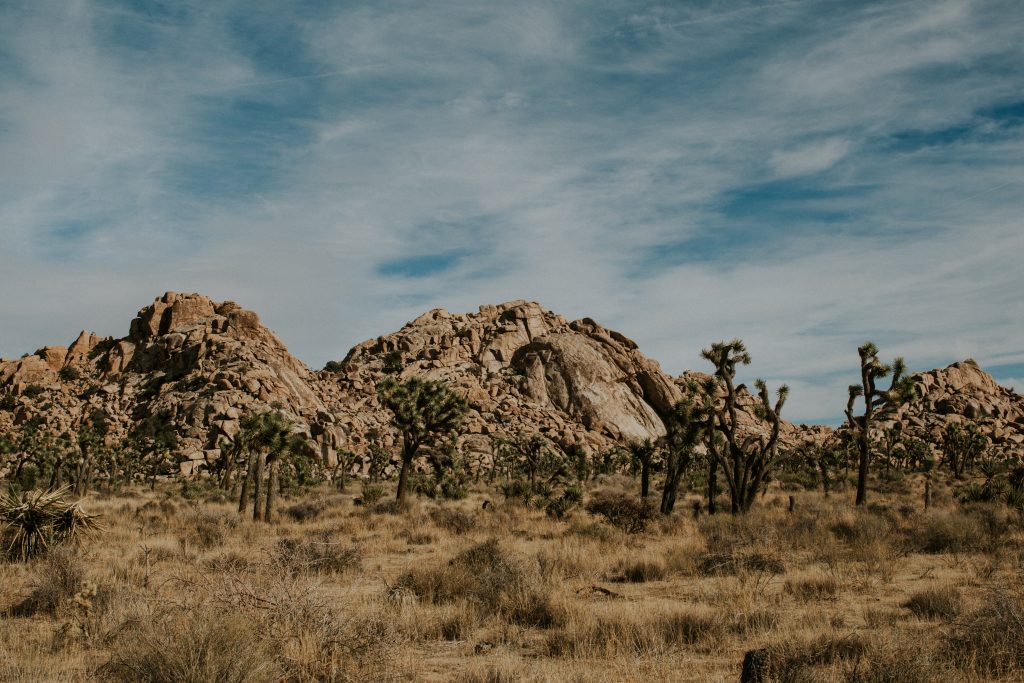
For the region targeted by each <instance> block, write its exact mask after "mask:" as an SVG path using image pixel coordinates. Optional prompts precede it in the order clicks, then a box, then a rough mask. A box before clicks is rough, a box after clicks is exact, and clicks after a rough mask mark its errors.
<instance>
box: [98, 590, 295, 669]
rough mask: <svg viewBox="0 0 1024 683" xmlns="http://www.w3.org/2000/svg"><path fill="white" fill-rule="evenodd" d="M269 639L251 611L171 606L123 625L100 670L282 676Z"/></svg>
mask: <svg viewBox="0 0 1024 683" xmlns="http://www.w3.org/2000/svg"><path fill="white" fill-rule="evenodd" d="M280 674H281V671H280V669H279V668H278V667H277V666H276V664H275V662H274V660H273V657H272V656H271V652H270V646H269V643H268V642H267V641H266V639H265V638H263V637H262V635H261V634H260V632H259V629H258V625H257V624H256V623H254V621H253V620H252V619H251V618H249V617H248V615H245V614H241V613H237V612H230V611H224V610H220V609H215V608H205V609H202V610H199V611H193V610H181V609H176V610H170V611H166V612H162V613H158V614H155V615H151V616H149V617H148V618H143V619H139V620H137V621H135V622H134V623H132V624H131V627H130V628H124V629H122V631H121V634H120V637H119V638H118V639H117V640H116V641H115V643H114V646H113V651H112V653H111V657H110V660H109V661H108V662H107V663H106V664H104V665H103V666H102V667H100V669H99V671H97V675H98V676H99V678H101V679H105V680H111V681H126V682H127V681H131V682H133V683H134V682H136V681H147V682H149V683H205V682H207V681H222V682H223V683H236V682H237V683H249V682H259V681H267V682H268V683H269V682H270V681H276V680H280Z"/></svg>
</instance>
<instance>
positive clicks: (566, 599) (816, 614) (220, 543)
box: [0, 477, 1024, 683]
mask: <svg viewBox="0 0 1024 683" xmlns="http://www.w3.org/2000/svg"><path fill="white" fill-rule="evenodd" d="M918 484H920V482H919V481H917V482H910V487H909V488H910V489H911V490H913V489H914V487H915V486H916V485H918ZM601 485H603V486H604V487H606V488H607V487H622V488H624V487H627V486H628V487H633V486H634V484H633V482H631V481H630V480H628V479H625V478H622V477H619V478H613V479H611V480H606V481H604V482H602V483H601ZM936 489H937V493H936V497H935V504H934V505H933V507H932V508H931V509H930V510H928V511H927V512H925V511H923V510H922V509H921V505H920V501H921V499H920V497H919V496H918V495H917V494H916V493H905V494H903V495H888V496H886V495H881V494H875V495H874V496H873V498H872V500H873V503H874V504H873V505H872V506H871V507H870V509H866V510H855V509H854V508H853V506H852V504H851V498H852V495H851V494H850V493H848V492H840V493H834V494H832V496H831V497H829V498H825V497H824V496H823V495H822V494H820V493H800V494H797V495H796V506H795V510H794V511H793V512H789V511H788V509H787V508H788V494H785V495H784V494H782V493H776V494H773V493H769V494H767V496H766V497H765V498H763V499H762V500H760V501H759V502H758V503H757V504H756V506H755V508H754V510H753V511H752V512H751V513H749V514H748V515H745V516H740V517H732V516H730V515H729V514H728V513H726V514H719V515H715V516H713V517H708V516H699V517H696V518H695V517H694V516H693V514H691V512H690V510H691V508H690V506H689V505H688V502H687V501H682V503H681V504H680V505H679V506H678V508H677V510H678V512H677V513H676V514H675V515H674V516H672V517H671V518H664V519H658V520H655V521H654V522H653V523H652V524H651V525H650V526H649V527H648V529H647V530H646V531H644V532H642V533H637V534H626V533H624V532H622V531H620V530H618V529H616V528H613V527H611V526H609V525H607V524H606V523H604V522H602V521H599V520H598V519H596V518H594V517H591V516H590V515H588V514H587V513H586V512H584V511H582V510H581V509H578V510H576V511H574V512H573V514H572V515H571V516H570V517H569V518H567V519H564V520H554V519H549V518H548V517H546V516H545V515H544V513H543V512H542V511H539V510H533V509H529V508H525V507H522V506H520V505H517V504H514V503H512V502H502V501H501V496H500V495H497V494H494V493H489V492H485V491H484V490H483V489H480V490H478V491H476V492H473V493H472V494H471V495H470V496H469V498H467V499H465V500H462V501H454V502H450V501H443V502H442V501H439V502H435V501H430V500H426V499H415V500H414V502H413V504H412V506H411V507H410V508H409V509H408V510H407V511H404V512H402V513H399V514H394V513H393V512H389V511H388V510H389V509H391V508H390V507H389V506H387V505H383V506H380V505H378V506H377V507H374V508H368V507H365V506H361V505H357V504H356V500H355V499H356V498H357V497H358V495H359V485H358V484H357V483H356V484H350V486H349V491H348V492H347V493H338V492H336V491H333V490H330V489H326V488H325V489H322V490H318V491H314V492H311V493H307V494H305V495H304V496H303V497H302V498H301V499H296V500H290V501H289V500H283V501H281V505H280V507H279V509H278V514H277V517H276V520H275V521H274V522H272V523H256V522H252V521H248V520H247V519H246V518H245V517H244V516H241V515H239V514H238V513H237V512H236V510H235V505H234V504H232V503H231V502H228V501H219V500H218V499H217V498H218V494H217V493H216V492H206V493H202V492H200V493H198V494H195V495H194V496H193V499H192V500H186V499H184V498H181V497H180V496H179V495H178V488H177V487H175V488H174V489H168V490H167V491H161V490H160V489H159V488H158V489H157V490H156V491H155V492H151V491H149V490H139V491H137V492H129V493H121V494H119V495H93V496H90V497H89V498H87V499H86V501H85V506H86V508H87V509H88V510H89V511H90V512H98V513H102V515H103V518H102V521H103V523H104V525H105V530H104V531H102V532H100V533H98V534H95V535H94V536H92V537H91V538H89V539H86V540H85V541H84V542H83V543H82V544H81V546H80V547H78V548H60V549H56V550H54V551H52V552H51V553H50V555H49V556H48V557H44V558H40V559H37V560H34V561H32V562H30V563H16V562H7V563H0V610H2V616H0V680H3V681H32V682H36V681H88V680H121V681H130V680H142V681H277V680H288V681H321V680H325V681H349V680H351V681H362V680H366V681H463V682H471V681H472V682H477V681H479V682H483V681H494V682H499V681H509V682H511V681H585V682H586V683H596V682H598V681H738V680H739V679H740V669H741V665H742V662H743V658H744V653H745V652H747V651H748V650H751V649H755V648H766V656H767V658H768V661H769V662H770V670H771V672H772V679H771V680H778V681H865V682H866V681H981V680H1024V670H1022V669H1021V668H1020V667H1022V666H1024V585H1022V579H1021V575H1020V570H1021V560H1022V556H1024V533H1022V526H1021V524H1020V520H1019V518H1018V516H1017V515H1016V513H1013V512H1011V511H1009V510H1008V509H1007V508H1006V507H1004V506H1001V505H994V504H986V505H976V506H968V507H964V506H961V505H960V504H958V503H957V502H956V501H955V500H954V499H953V497H952V495H951V493H950V491H949V490H948V489H945V488H943V487H942V486H941V485H939V486H937V487H936ZM484 499H489V500H491V501H492V502H493V504H492V505H490V506H488V507H487V508H486V509H482V503H483V500H484Z"/></svg>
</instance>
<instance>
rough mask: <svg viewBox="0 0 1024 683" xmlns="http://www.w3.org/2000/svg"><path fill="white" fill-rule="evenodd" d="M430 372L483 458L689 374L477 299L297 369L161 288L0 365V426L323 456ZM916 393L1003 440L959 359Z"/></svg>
mask: <svg viewBox="0 0 1024 683" xmlns="http://www.w3.org/2000/svg"><path fill="white" fill-rule="evenodd" d="M393 375H397V376H398V377H401V378H407V377H412V376H418V377H424V378H429V379H443V380H445V381H446V382H448V383H449V384H450V385H451V386H453V387H454V388H455V390H456V391H458V392H460V393H461V394H462V395H463V396H465V397H466V398H467V400H468V403H469V406H470V411H469V414H468V415H467V418H466V424H465V433H464V434H463V436H462V437H461V438H460V445H461V447H462V448H463V450H464V451H466V452H467V453H468V454H470V455H471V456H479V457H483V458H486V457H490V455H492V454H493V452H494V449H495V447H496V444H497V440H498V439H502V438H506V437H510V436H513V435H515V434H516V433H517V432H526V433H540V434H543V435H544V436H546V437H547V438H549V439H550V440H551V441H552V442H553V443H555V444H557V445H558V446H559V447H561V448H569V447H574V446H579V447H582V448H584V449H585V450H587V451H590V452H593V451H596V450H601V449H604V448H608V447H610V446H612V445H615V444H622V443H625V442H628V441H631V440H637V439H645V438H651V439H656V438H658V437H659V436H661V435H663V434H664V432H665V427H664V423H663V422H662V417H661V416H662V415H664V414H665V413H666V412H667V411H668V410H669V409H670V408H671V406H672V405H673V404H674V403H675V402H676V401H678V400H679V399H680V398H681V397H682V396H683V395H684V393H685V391H686V382H687V379H689V378H698V379H699V378H700V377H705V376H706V375H701V374H700V373H684V374H683V375H682V376H680V377H671V376H669V375H667V374H665V373H664V372H663V371H662V370H661V368H660V366H659V365H658V363H657V362H656V361H654V360H652V359H650V358H647V357H646V356H645V355H644V354H643V353H641V352H640V350H639V348H638V347H637V344H636V343H635V342H633V341H632V340H631V339H629V338H627V337H626V336H624V335H622V334H620V333H618V332H615V331H612V330H608V329H606V328H604V327H602V326H601V325H600V324H598V323H597V322H595V321H593V320H591V319H589V318H584V319H581V320H576V321H568V320H566V319H565V318H564V317H562V316H560V315H558V314H555V313H552V312H551V311H549V310H547V309H545V308H543V307H542V306H541V305H540V304H538V303H537V302H532V301H523V300H518V301H510V302H507V303H504V304H499V305H485V306H480V308H479V310H478V311H477V312H475V313H465V314H453V313H449V312H448V311H445V310H443V309H434V310H432V311H428V312H426V313H424V314H423V315H421V316H419V317H418V318H416V319H415V320H413V321H411V322H409V323H407V324H406V325H405V326H403V327H402V328H401V329H400V330H398V331H396V332H394V333H391V334H387V335H383V336H380V337H377V338H375V339H371V340H368V341H365V342H362V343H361V344H357V345H356V346H355V347H353V348H352V349H351V350H350V351H349V353H348V355H347V356H346V357H345V359H344V361H342V362H341V363H340V364H333V367H332V370H330V371H329V370H321V371H318V372H312V371H310V370H309V369H308V368H307V367H306V366H305V365H304V364H303V363H302V362H301V361H299V360H298V359H296V358H295V357H294V356H292V355H291V354H290V353H289V352H288V349H287V347H286V346H285V345H284V343H283V342H282V341H281V340H280V339H279V338H278V337H277V335H275V334H274V333H273V332H272V331H271V330H269V329H268V328H267V327H265V326H264V325H263V324H262V323H261V322H260V319H259V317H258V316H257V315H256V313H254V312H252V311H249V310H246V309H244V308H242V307H241V306H239V305H238V304H236V303H234V302H231V301H225V302H215V301H213V300H211V299H209V298H208V297H206V296H203V295H201V294H179V293H175V292H167V293H166V294H164V295H163V296H161V297H158V298H157V299H156V300H154V301H153V303H152V304H150V305H149V306H146V307H144V308H142V309H141V310H140V311H139V312H138V314H137V316H136V317H135V319H134V320H132V322H131V324H130V326H129V332H128V335H127V336H125V337H123V338H120V339H114V338H109V337H108V338H100V337H98V336H97V335H95V334H93V333H89V332H82V333H81V334H80V335H79V336H78V337H77V338H76V339H75V340H74V341H73V342H72V343H71V344H70V345H69V346H67V347H64V346H47V347H43V348H42V349H39V350H38V351H37V352H36V353H35V354H32V355H28V356H25V357H23V358H20V359H15V360H0V399H2V400H3V407H2V408H0V434H4V433H9V432H11V431H12V430H13V429H15V428H17V426H18V425H20V424H23V423H25V422H27V421H29V420H39V422H40V424H41V426H42V427H43V428H45V429H48V430H52V431H54V432H57V433H60V432H64V431H73V430H75V429H77V428H78V427H79V426H80V425H81V423H82V421H83V420H84V419H85V418H86V417H87V416H89V415H92V414H94V413H95V411H97V410H98V411H101V412H102V413H103V414H104V415H105V417H106V422H107V423H108V425H109V427H110V431H109V437H108V439H109V440H110V441H111V442H112V443H113V442H116V441H117V440H119V439H124V438H125V437H126V436H127V435H128V434H129V433H131V432H132V431H133V430H134V429H135V428H136V427H137V426H138V425H140V424H141V423H143V422H145V421H146V420H148V419H150V418H152V417H153V416H155V415H158V414H160V415H167V416H169V417H170V419H171V421H172V423H173V425H174V426H175V428H176V429H177V431H178V433H179V436H180V444H179V449H180V451H181V456H182V462H181V466H180V470H181V472H182V473H183V474H185V475H191V474H194V473H196V472H199V471H202V470H203V469H204V468H206V467H208V466H209V465H210V464H211V463H213V462H215V461H216V460H217V459H218V458H219V457H220V455H221V452H220V447H221V445H222V443H224V442H230V441H231V440H232V439H234V437H235V436H236V435H237V433H238V431H239V420H240V418H241V417H242V416H243V415H245V414H246V413H248V412H250V411H254V410H265V409H269V408H274V409H277V410H280V411H281V412H283V413H284V414H285V415H286V416H288V417H289V418H290V419H292V420H293V421H294V422H295V424H296V428H297V430H298V431H299V433H301V434H303V435H304V436H305V437H306V440H307V444H308V448H309V451H310V454H311V455H313V456H315V457H318V458H321V459H322V460H323V462H324V463H325V464H326V465H327V466H333V465H334V464H335V463H336V454H337V451H338V449H340V448H346V449H351V450H354V451H356V452H357V453H365V452H366V449H367V446H368V442H369V440H370V439H371V438H372V439H376V440H378V441H379V442H380V443H382V444H383V445H384V446H386V447H390V448H392V449H393V450H395V449H396V444H395V440H394V435H393V434H392V433H391V430H390V428H389V426H388V425H389V419H390V415H389V413H388V412H387V411H386V410H385V409H384V408H383V407H382V406H381V405H380V403H379V401H378V400H377V395H376V385H377V383H378V382H380V381H381V380H382V379H384V378H385V377H388V376H393ZM915 382H916V383H917V384H918V386H920V387H921V391H922V395H923V399H922V400H921V401H920V402H919V403H918V404H915V405H914V406H909V407H904V408H901V409H900V410H899V411H897V412H896V413H894V414H892V415H886V416H880V421H879V425H880V428H881V427H882V426H885V425H886V424H889V425H891V424H893V423H894V422H895V421H900V422H902V423H903V426H904V427H905V428H906V429H907V431H908V432H910V433H913V434H920V435H921V436H922V438H927V439H929V440H932V441H934V440H935V439H936V437H937V435H940V434H941V429H942V428H943V427H944V425H945V424H946V423H948V422H950V421H961V420H966V419H970V420H975V421H977V422H978V423H979V424H981V425H982V427H983V429H984V430H986V433H987V434H989V435H990V437H991V438H992V440H993V442H994V443H996V444H997V445H999V447H1000V448H1004V449H1010V450H1013V449H1019V448H1020V447H1021V444H1022V442H1024V417H1022V415H1024V401H1022V399H1021V397H1020V396H1017V395H1016V394H1014V393H1013V392H1011V391H1009V390H1007V389H1004V388H1003V387H1000V386H999V385H998V384H996V383H995V381H994V380H992V378H991V377H990V376H989V375H987V374H986V373H984V372H983V371H982V370H981V369H980V368H979V367H978V366H977V364H976V363H974V362H973V361H970V360H968V361H964V362H962V363H956V364H954V365H952V366H950V367H948V368H946V369H944V370H933V371H931V372H929V373H919V374H918V375H915ZM754 400H755V399H754V398H753V397H752V396H750V395H749V393H742V394H741V396H740V401H739V404H740V424H741V429H742V430H744V431H751V432H757V431H758V430H763V429H764V428H765V426H764V425H763V423H761V422H760V421H759V420H757V419H756V418H755V417H754V413H753V404H754ZM830 433H831V430H830V429H829V428H827V427H818V426H804V425H793V424H790V423H788V422H785V421H784V422H783V424H782V437H781V443H782V444H783V445H784V446H793V445H797V444H798V443H801V442H821V441H822V440H824V438H826V437H827V436H828V434H830Z"/></svg>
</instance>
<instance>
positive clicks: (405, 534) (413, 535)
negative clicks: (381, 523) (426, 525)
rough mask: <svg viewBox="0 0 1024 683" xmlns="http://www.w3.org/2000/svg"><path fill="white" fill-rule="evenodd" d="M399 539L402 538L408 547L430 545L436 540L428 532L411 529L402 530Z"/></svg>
mask: <svg viewBox="0 0 1024 683" xmlns="http://www.w3.org/2000/svg"><path fill="white" fill-rule="evenodd" d="M399 538H404V539H405V542H406V543H408V544H409V545H430V544H431V543H433V542H434V541H435V540H436V539H435V538H434V535H433V534H432V533H430V532H429V531H413V530H412V529H403V530H402V532H401V533H400V534H399Z"/></svg>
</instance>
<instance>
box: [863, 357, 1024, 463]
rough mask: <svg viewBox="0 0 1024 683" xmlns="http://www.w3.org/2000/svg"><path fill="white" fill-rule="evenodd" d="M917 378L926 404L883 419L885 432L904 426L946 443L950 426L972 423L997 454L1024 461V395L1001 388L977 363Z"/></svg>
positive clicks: (913, 433)
mask: <svg viewBox="0 0 1024 683" xmlns="http://www.w3.org/2000/svg"><path fill="white" fill-rule="evenodd" d="M912 377H913V380H914V384H915V385H916V387H917V390H918V394H919V396H920V397H921V398H920V400H919V401H915V402H913V403H910V404H907V405H904V406H900V407H899V408H898V409H897V410H896V411H895V412H894V413H891V414H889V415H883V416H881V419H880V420H879V421H878V427H879V428H880V429H885V428H890V427H892V426H893V425H895V424H896V423H897V422H899V423H900V425H901V428H902V430H903V431H904V433H906V434H909V435H911V436H914V437H916V438H919V439H923V440H924V441H926V442H928V443H931V444H940V443H942V432H943V430H944V429H945V428H946V425H948V424H950V423H964V422H968V421H970V422H974V423H976V424H977V425H978V426H979V427H980V428H981V431H982V433H983V434H985V436H987V437H988V438H989V441H990V442H991V444H992V447H993V448H994V449H995V450H996V451H997V452H1000V453H1003V454H1005V455H1012V456H1017V457H1021V458H1024V396H1021V395H1019V394H1017V393H1015V392H1013V391H1011V390H1009V389H1007V388H1005V387H1002V386H1000V385H999V384H998V383H996V381H995V380H994V379H993V378H992V376H991V375H989V374H988V373H987V372H985V371H984V370H982V369H981V368H980V367H979V366H978V364H977V363H976V362H975V361H974V360H973V359H970V358H968V359H967V360H964V361H960V362H959V363H953V364H952V365H950V366H947V367H945V368H942V369H936V370H930V371H928V372H919V373H916V374H914V375H912Z"/></svg>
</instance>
